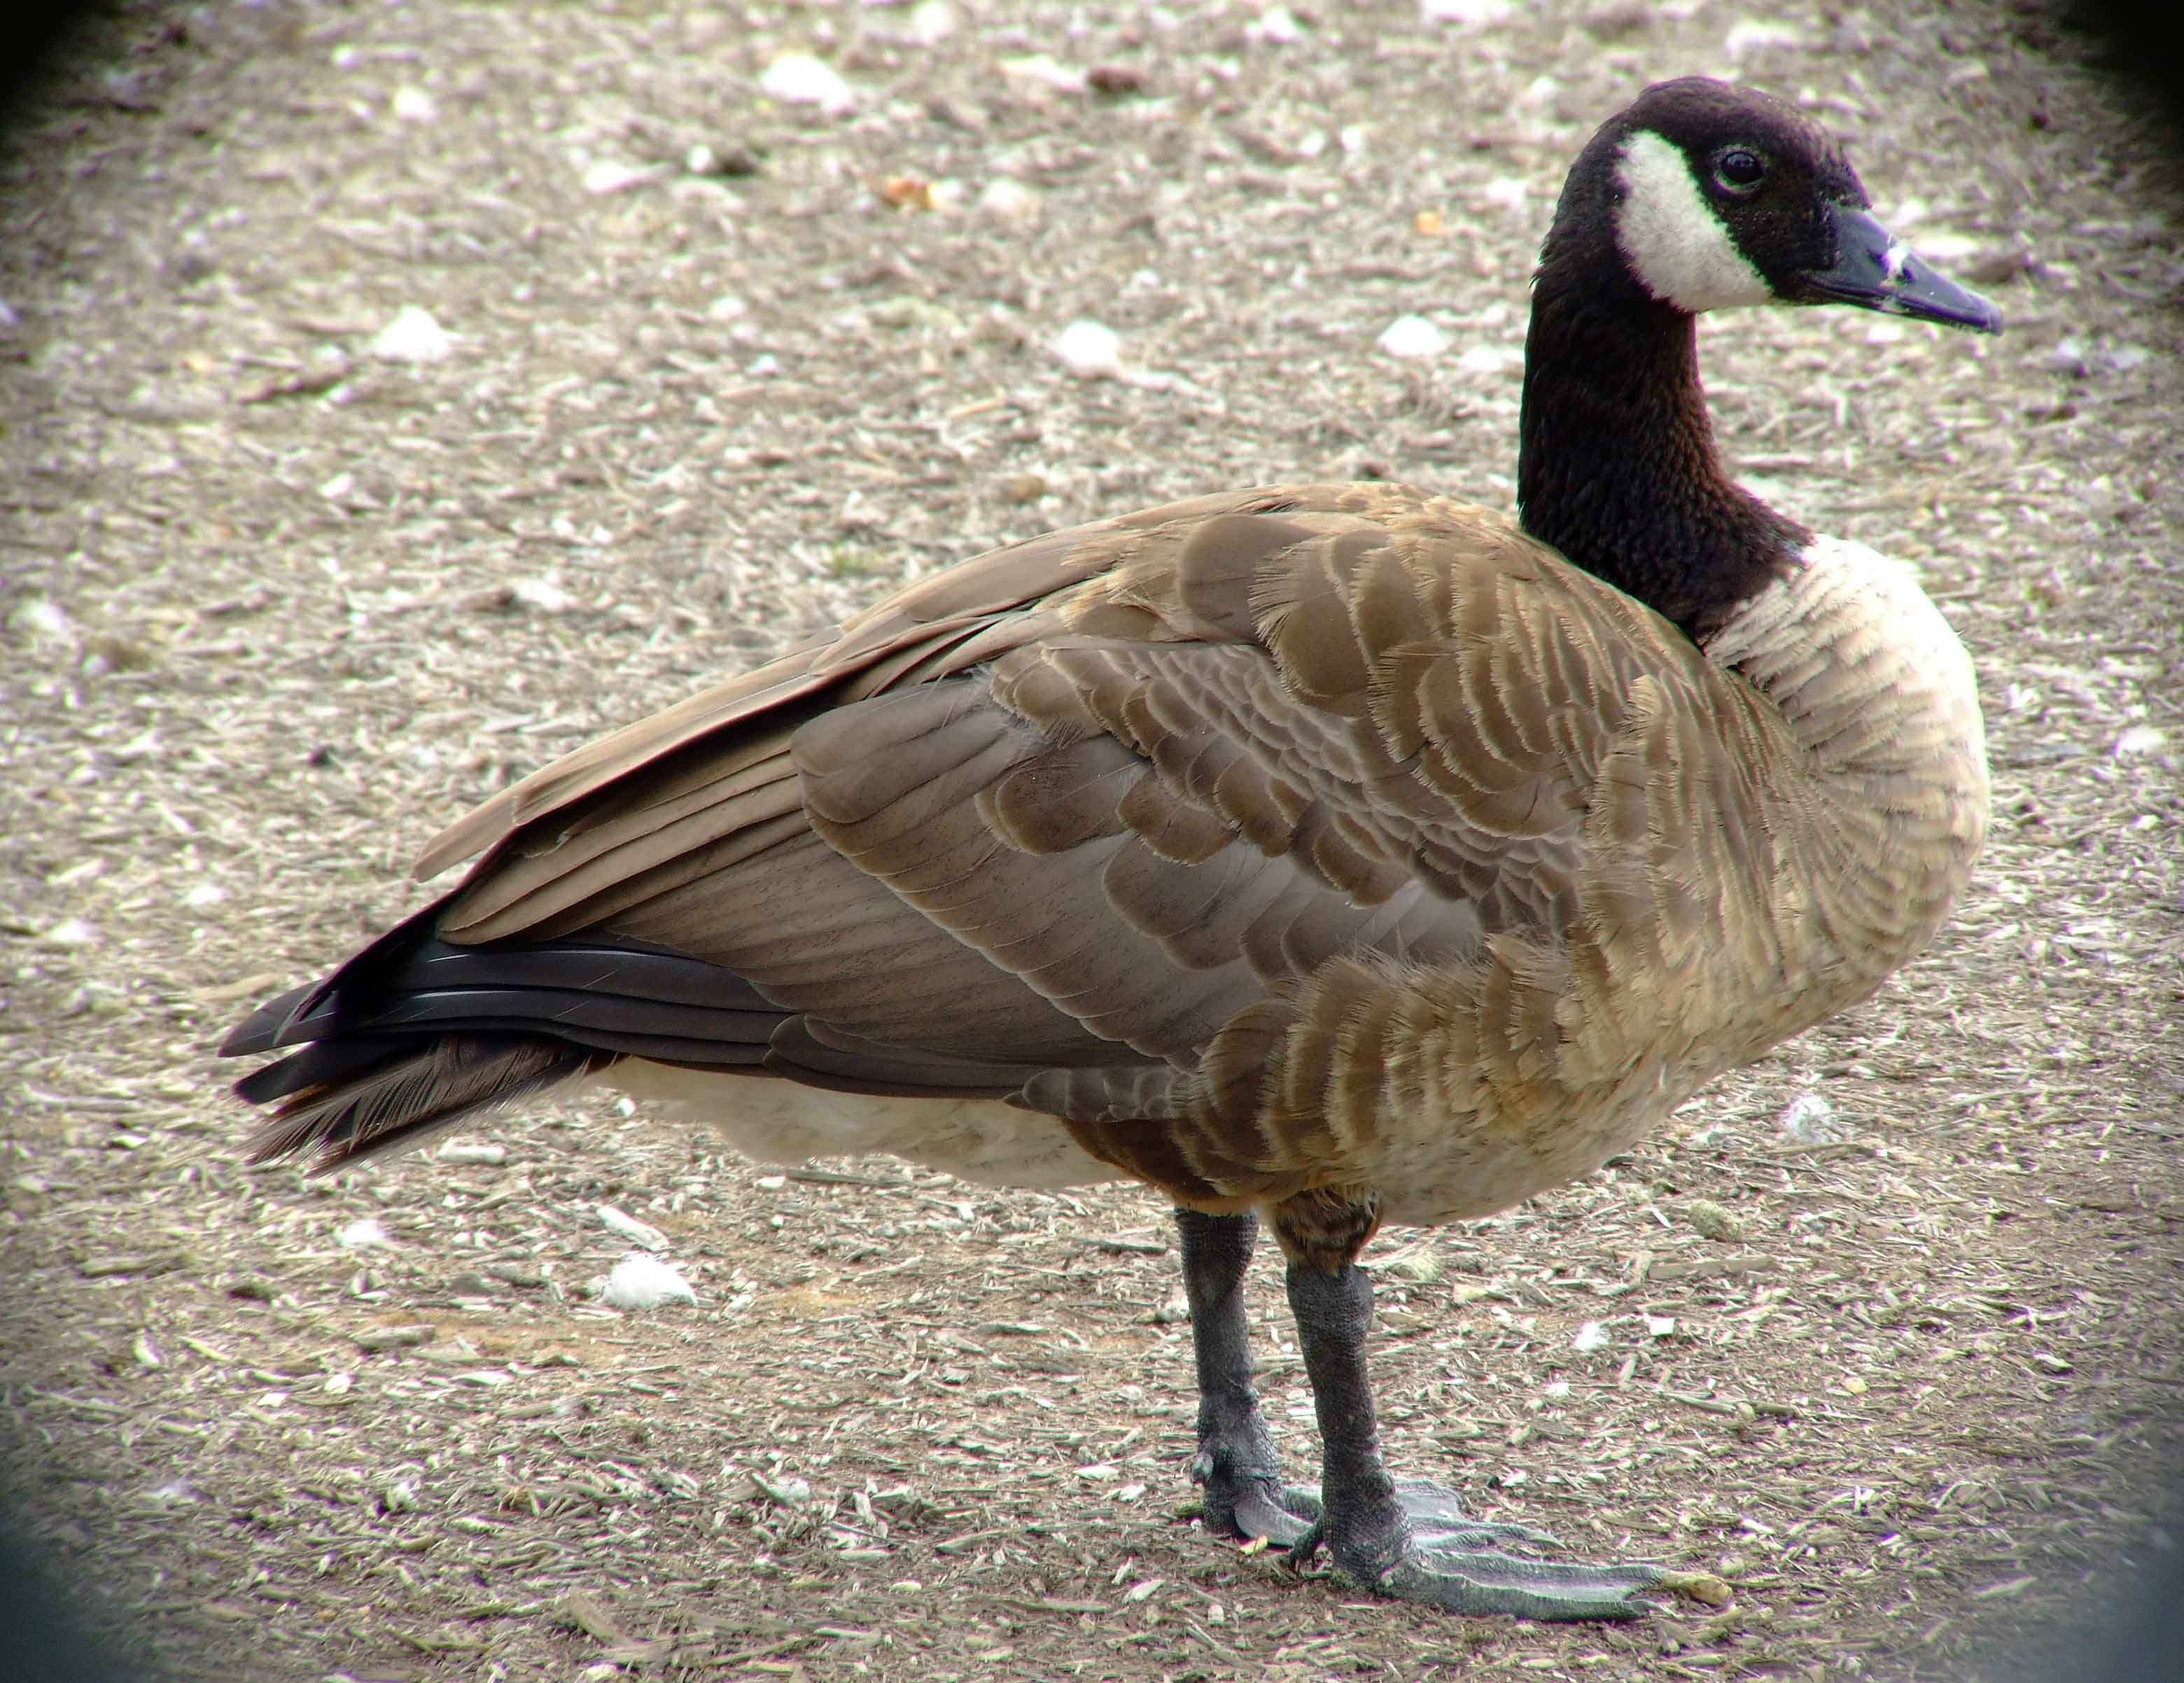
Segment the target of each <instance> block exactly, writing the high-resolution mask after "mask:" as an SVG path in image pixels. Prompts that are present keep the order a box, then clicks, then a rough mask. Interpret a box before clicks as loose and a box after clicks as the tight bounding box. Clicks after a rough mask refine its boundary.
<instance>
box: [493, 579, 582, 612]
mask: <svg viewBox="0 0 2184 1683" xmlns="http://www.w3.org/2000/svg"><path fill="white" fill-rule="evenodd" d="M508 588H509V593H510V594H511V595H513V596H514V597H515V599H516V600H517V601H519V602H521V603H522V604H524V605H526V607H532V608H536V609H538V611H539V612H540V613H542V614H565V613H567V612H568V611H569V610H570V609H571V608H573V607H575V606H576V605H577V599H576V598H575V597H574V596H571V594H569V593H568V592H567V591H565V590H564V589H562V588H561V587H560V585H558V584H556V583H554V581H553V580H552V579H550V578H523V579H518V580H517V581H516V582H515V583H514V584H511V585H510V586H509V587H508Z"/></svg>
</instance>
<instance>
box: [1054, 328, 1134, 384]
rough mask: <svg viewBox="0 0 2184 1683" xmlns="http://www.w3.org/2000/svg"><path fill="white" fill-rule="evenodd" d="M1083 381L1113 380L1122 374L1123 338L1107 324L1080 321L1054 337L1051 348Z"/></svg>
mask: <svg viewBox="0 0 2184 1683" xmlns="http://www.w3.org/2000/svg"><path fill="white" fill-rule="evenodd" d="M1050 349H1051V350H1052V351H1053V352H1054V354H1055V355H1056V357H1058V358H1059V359H1061V365H1062V366H1063V367H1064V368H1067V370H1068V371H1070V372H1071V373H1072V374H1074V375H1075V376H1077V377H1078V379H1080V380H1112V379H1115V378H1117V377H1118V376H1120V375H1121V374H1122V371H1123V336H1122V335H1121V334H1119V333H1117V332H1116V331H1115V330H1114V329H1113V328H1112V327H1110V326H1106V324H1105V323H1102V322H1098V321H1091V320H1076V321H1073V322H1071V323H1070V324H1069V325H1068V326H1067V327H1065V328H1063V329H1062V330H1061V332H1059V333H1057V334H1056V335H1055V337H1054V343H1053V344H1052V345H1051V346H1050Z"/></svg>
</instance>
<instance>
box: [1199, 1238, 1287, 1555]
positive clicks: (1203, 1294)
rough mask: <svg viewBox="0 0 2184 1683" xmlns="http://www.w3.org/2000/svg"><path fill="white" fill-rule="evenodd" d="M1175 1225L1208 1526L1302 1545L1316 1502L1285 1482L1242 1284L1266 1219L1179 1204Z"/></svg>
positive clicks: (1227, 1533)
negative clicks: (1256, 1380) (1258, 1381)
mask: <svg viewBox="0 0 2184 1683" xmlns="http://www.w3.org/2000/svg"><path fill="white" fill-rule="evenodd" d="M1175 1223H1176V1227H1177V1229H1178V1231H1179V1232H1180V1234H1181V1235H1182V1240H1183V1290H1184V1296H1186V1297H1188V1298H1189V1299H1190V1336H1191V1342H1192V1345H1193V1346H1194V1347H1195V1351H1196V1353H1197V1357H1198V1457H1197V1459H1196V1460H1195V1461H1194V1462H1193V1463H1192V1464H1191V1469H1190V1474H1191V1477H1192V1478H1193V1479H1195V1480H1197V1481H1198V1483H1200V1484H1201V1485H1204V1486H1205V1487H1206V1512H1205V1519H1206V1528H1207V1529H1208V1530H1212V1531H1214V1532H1217V1533H1218V1534H1219V1535H1223V1536H1231V1537H1266V1538H1268V1539H1269V1540H1271V1541H1274V1542H1277V1543H1284V1544H1286V1543H1292V1542H1295V1541H1296V1540H1297V1539H1298V1538H1300V1537H1301V1536H1303V1535H1305V1533H1306V1531H1307V1529H1308V1527H1309V1523H1310V1521H1311V1519H1312V1517H1313V1514H1314V1513H1316V1511H1317V1507H1318V1504H1317V1503H1315V1502H1311V1501H1310V1499H1309V1498H1308V1497H1303V1498H1301V1493H1297V1492H1288V1491H1284V1489H1283V1486H1282V1475H1281V1469H1280V1467H1279V1463H1278V1462H1277V1460H1276V1457H1275V1455H1274V1445H1273V1439H1272V1438H1271V1437H1269V1436H1268V1433H1267V1422H1266V1417H1265V1416H1264V1415H1262V1414H1261V1413H1260V1412H1259V1397H1258V1393H1257V1392H1256V1391H1255V1390H1253V1389H1252V1388H1251V1333H1250V1329H1248V1327H1247V1326H1246V1325H1245V1320H1244V1294H1243V1285H1244V1270H1245V1267H1246V1265H1247V1264H1249V1262H1251V1246H1252V1244H1253V1242H1254V1240H1256V1239H1257V1237H1258V1232H1259V1223H1258V1218H1256V1217H1255V1216H1252V1215H1251V1214H1249V1213H1245V1214H1244V1215H1240V1216H1209V1215H1202V1214H1201V1213H1200V1212H1198V1211H1196V1210H1184V1209H1178V1211H1177V1212H1175ZM1300 1498H1301V1499H1300Z"/></svg>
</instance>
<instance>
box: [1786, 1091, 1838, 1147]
mask: <svg viewBox="0 0 2184 1683" xmlns="http://www.w3.org/2000/svg"><path fill="white" fill-rule="evenodd" d="M1780 1126H1781V1129H1782V1133H1783V1134H1784V1135H1785V1137H1786V1138H1788V1139H1790V1140H1794V1141H1795V1142H1796V1143H1797V1144H1798V1145H1832V1144H1833V1143H1834V1142H1836V1140H1841V1138H1843V1130H1842V1129H1841V1126H1840V1125H1839V1124H1838V1123H1836V1107H1835V1106H1833V1105H1831V1104H1830V1103H1829V1102H1828V1101H1826V1100H1825V1099H1824V1098H1822V1097H1821V1096H1820V1095H1819V1094H1818V1093H1800V1094H1798V1095H1797V1097H1796V1098H1794V1099H1792V1100H1791V1101H1790V1102H1789V1104H1788V1105H1787V1106H1785V1108H1784V1109H1783V1112H1782V1120H1781V1123H1780Z"/></svg>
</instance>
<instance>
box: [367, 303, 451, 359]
mask: <svg viewBox="0 0 2184 1683" xmlns="http://www.w3.org/2000/svg"><path fill="white" fill-rule="evenodd" d="M454 348H455V347H454V341H453V340H452V339H450V338H449V337H448V332H447V329H445V328H444V327H443V326H440V324H439V323H438V322H437V321H435V320H433V319H432V312H431V311H430V310H427V309H421V308H420V307H419V306H417V305H416V304H404V305H403V306H402V308H401V309H398V310H396V311H395V312H394V315H393V317H392V318H391V319H390V320H388V321H387V325H386V326H384V327H382V328H381V329H380V330H379V332H378V335H377V337H375V338H374V339H373V340H372V342H371V346H370V350H371V354H372V355H374V356H376V357H377V358H379V359H380V360H381V361H382V362H445V361H446V360H447V359H448V356H449V355H450V354H452V353H453V352H454Z"/></svg>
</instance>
